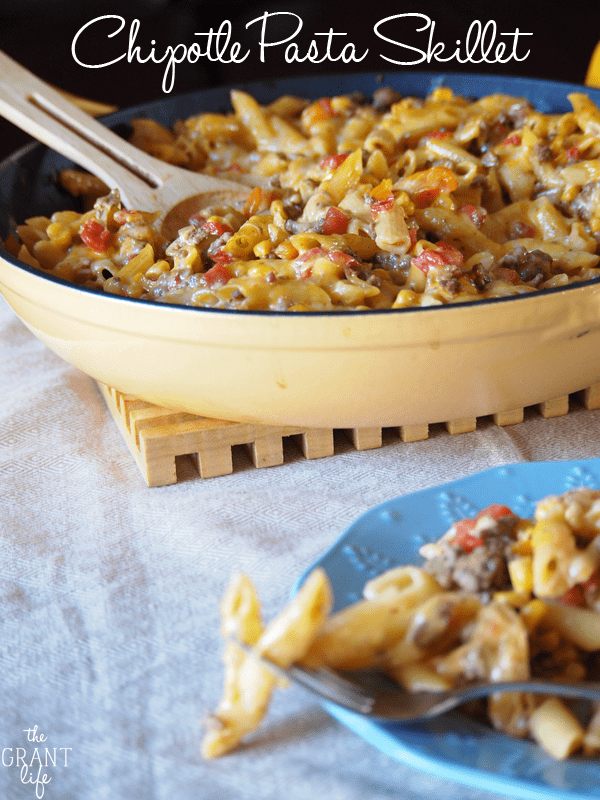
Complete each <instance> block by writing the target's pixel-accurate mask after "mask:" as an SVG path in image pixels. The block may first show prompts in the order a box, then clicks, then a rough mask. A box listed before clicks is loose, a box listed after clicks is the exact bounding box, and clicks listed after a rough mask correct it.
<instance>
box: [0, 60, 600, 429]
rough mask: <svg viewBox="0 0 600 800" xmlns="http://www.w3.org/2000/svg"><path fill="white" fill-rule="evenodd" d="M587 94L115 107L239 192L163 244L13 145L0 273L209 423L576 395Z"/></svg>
mask: <svg viewBox="0 0 600 800" xmlns="http://www.w3.org/2000/svg"><path fill="white" fill-rule="evenodd" d="M599 102H600V91H598V90H594V89H586V88H584V87H581V86H575V85H570V84H558V83H553V82H547V81H536V80H527V79H521V78H504V77H495V76H485V75H464V74H463V75H453V74H443V75H440V74H433V73H416V72H415V73H399V74H390V75H384V76H381V75H375V74H368V75H364V74H363V75H360V74H357V75H354V74H351V73H349V74H345V75H337V76H333V75H332V76H319V77H318V78H314V77H313V78H310V79H304V78H302V79H301V78H298V79H287V80H282V81H275V82H269V83H268V84H261V83H254V84H240V85H238V86H236V87H221V88H218V89H211V90H206V91H203V92H198V93H195V94H193V95H186V96H183V97H179V98H177V97H169V98H165V99H163V100H161V101H160V102H157V103H154V104H148V105H145V106H140V107H137V108H135V109H128V110H125V111H122V112H118V113H117V114H115V115H111V116H110V117H108V118H106V123H107V124H108V125H110V126H111V127H113V128H115V129H117V130H121V131H122V132H123V134H124V135H125V136H127V137H128V138H130V140H131V141H132V142H133V143H134V144H135V145H136V146H138V147H140V148H141V149H144V150H146V151H147V152H148V153H150V154H151V155H154V156H156V157H159V158H162V159H163V160H167V161H170V162H172V163H175V164H177V165H179V166H185V167H186V168H188V169H192V170H198V171H203V172H206V173H207V174H209V175H221V176H226V177H227V178H228V179H230V180H236V181H237V182H239V183H240V184H243V185H244V186H246V187H253V188H252V190H251V191H250V192H249V194H248V195H247V197H246V198H245V199H244V200H243V201H240V205H231V204H229V205H227V204H222V203H221V204H219V203H216V204H213V205H209V206H208V207H205V208H201V209H198V210H195V211H194V213H192V214H190V216H189V219H187V220H186V224H184V225H183V226H182V227H181V228H180V229H179V230H178V232H177V235H176V236H175V237H174V238H171V239H169V238H168V237H165V234H164V232H163V231H161V230H159V229H157V228H156V227H155V226H154V225H153V222H154V212H153V209H128V208H124V207H123V204H122V203H121V201H120V198H119V196H118V193H115V192H114V191H108V189H107V187H106V186H103V185H102V184H101V182H98V180H96V179H94V178H93V176H90V175H87V174H85V173H83V172H82V171H81V170H80V169H78V168H77V165H75V164H73V163H70V162H69V161H67V160H66V159H64V158H62V157H59V156H57V154H55V153H52V152H50V151H47V150H45V149H44V148H42V147H41V146H34V147H29V148H26V149H25V150H24V151H22V152H20V153H17V154H15V156H14V157H12V158H10V159H8V160H7V161H6V162H5V163H4V164H3V165H2V166H1V168H0V173H1V175H2V181H1V183H0V186H1V188H0V207H1V208H2V213H1V215H0V235H1V236H2V237H3V244H4V251H3V253H2V258H0V290H1V291H2V293H3V294H4V296H5V297H6V299H7V301H8V302H9V303H10V304H11V306H12V307H13V308H14V310H15V311H16V313H17V314H18V315H19V316H20V317H21V318H22V319H23V321H24V322H25V324H26V325H27V326H28V327H29V328H30V329H31V330H32V331H33V332H34V333H35V334H36V335H37V336H38V337H39V338H40V339H42V341H44V342H45V343H46V344H47V345H48V346H49V347H50V348H51V349H53V350H54V351H55V352H56V353H58V354H59V355H60V356H61V357H63V358H64V359H66V360H67V361H69V362H70V363H72V364H74V365H75V366H77V367H78V368H80V369H82V370H83V371H84V372H86V373H87V374H89V375H91V376H92V377H93V378H95V379H97V380H99V381H101V382H102V383H105V384H107V385H109V386H111V387H113V388H115V389H117V390H119V391H121V392H126V393H129V394H133V395H136V396H137V397H140V398H142V399H145V400H148V401H150V402H153V403H156V404H158V405H163V406H166V407H169V408H178V409H183V410H186V411H189V412H192V413H197V414H201V415H203V416H208V417H213V418H221V419H227V420H237V421H246V422H263V423H267V424H269V423H270V424H279V425H282V424H283V425H307V426H311V427H368V426H391V425H420V424H423V423H434V422H447V421H450V420H454V419H462V418H465V417H470V418H472V417H477V416H484V415H487V414H491V413H501V412H504V411H512V410H514V409H517V408H522V407H524V406H527V405H532V404H534V403H538V402H542V401H544V400H547V399H548V398H551V397H557V396H562V395H565V394H569V393H571V392H574V391H579V390H581V389H584V388H587V387H588V386H591V385H592V384H593V383H595V382H596V381H597V380H598V378H599V377H600V363H598V360H597V359H598V355H597V354H598V353H599V352H600V327H599V326H598V322H597V320H598V311H599V306H600V280H598V278H599V276H600V266H599V264H600V252H598V236H599V235H600V217H598V208H599V207H600V204H599V202H598V180H597V174H598V170H599V169H600V167H599V164H600V137H599V135H598V130H600V110H599V107H598V103H599ZM439 386H444V391H443V392H440V391H439Z"/></svg>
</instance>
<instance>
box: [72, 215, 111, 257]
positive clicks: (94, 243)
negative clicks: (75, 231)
mask: <svg viewBox="0 0 600 800" xmlns="http://www.w3.org/2000/svg"><path fill="white" fill-rule="evenodd" d="M79 235H80V236H81V238H82V240H83V241H84V242H85V244H87V246H88V247H91V248H92V250H94V251H95V252H96V253H104V252H105V251H106V250H108V248H109V246H110V243H111V241H112V233H111V232H110V231H109V230H107V228H105V227H104V225H101V224H100V223H99V222H98V220H95V219H93V218H92V217H89V218H88V219H86V221H85V222H84V223H83V227H82V228H81V231H80V234H79Z"/></svg>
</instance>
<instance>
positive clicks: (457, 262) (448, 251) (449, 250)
mask: <svg viewBox="0 0 600 800" xmlns="http://www.w3.org/2000/svg"><path fill="white" fill-rule="evenodd" d="M437 248H438V252H440V251H441V252H442V253H443V255H444V258H445V259H446V264H454V266H455V267H460V266H462V263H463V261H464V260H465V257H464V256H463V254H462V253H461V252H460V250H457V249H456V247H454V245H453V244H448V242H438V243H437Z"/></svg>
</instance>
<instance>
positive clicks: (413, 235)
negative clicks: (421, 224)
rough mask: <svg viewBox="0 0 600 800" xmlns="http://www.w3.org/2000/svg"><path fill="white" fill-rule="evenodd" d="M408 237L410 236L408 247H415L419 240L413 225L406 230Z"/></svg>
mask: <svg viewBox="0 0 600 800" xmlns="http://www.w3.org/2000/svg"><path fill="white" fill-rule="evenodd" d="M408 235H409V236H410V247H411V248H412V247H414V246H415V245H416V243H417V241H418V239H419V232H418V231H417V229H416V227H415V226H414V225H413V226H412V227H411V228H409V229H408ZM409 249H410V248H409Z"/></svg>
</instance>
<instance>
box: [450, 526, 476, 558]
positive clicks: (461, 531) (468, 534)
mask: <svg viewBox="0 0 600 800" xmlns="http://www.w3.org/2000/svg"><path fill="white" fill-rule="evenodd" d="M475 524H476V520H475V519H463V520H461V521H460V522H457V523H456V525H455V526H454V531H455V533H454V538H453V540H452V542H453V544H456V545H458V546H459V547H460V548H461V549H462V550H464V551H465V553H470V552H471V551H472V550H475V548H476V547H481V545H482V544H483V539H482V538H481V536H477V535H476V534H474V533H473V529H474V527H475Z"/></svg>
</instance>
